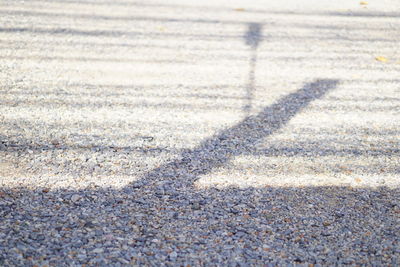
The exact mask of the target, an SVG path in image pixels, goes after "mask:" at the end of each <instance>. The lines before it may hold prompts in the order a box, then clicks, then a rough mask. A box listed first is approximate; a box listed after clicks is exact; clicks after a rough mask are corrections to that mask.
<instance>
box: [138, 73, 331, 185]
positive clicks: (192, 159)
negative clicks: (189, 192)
mask: <svg viewBox="0 0 400 267" xmlns="http://www.w3.org/2000/svg"><path fill="white" fill-rule="evenodd" d="M337 84H338V81H337V80H328V79H325V80H315V81H314V82H312V83H307V84H305V85H304V86H303V87H302V88H301V89H299V90H298V91H296V92H294V93H291V94H289V95H287V96H285V97H283V98H281V99H280V100H279V101H278V102H276V103H275V104H273V105H270V106H267V107H266V108H264V109H263V110H262V111H261V112H260V113H258V114H257V115H255V116H249V117H247V118H245V119H244V120H242V121H241V122H240V123H238V124H236V125H235V126H233V127H231V128H229V129H226V130H224V131H222V132H220V133H219V134H217V135H214V136H213V137H211V138H209V139H207V140H205V141H204V142H202V143H201V144H200V145H199V146H198V147H197V148H195V149H192V150H188V151H184V152H182V153H181V155H180V156H179V157H178V159H177V160H174V161H172V162H169V163H166V164H164V165H162V166H160V167H158V168H155V169H153V170H151V171H150V172H148V173H146V174H145V175H144V176H143V177H141V179H140V180H139V181H138V182H137V186H142V185H146V184H149V183H153V182H159V181H162V180H166V181H174V180H177V179H178V180H179V181H180V182H181V185H186V186H192V185H193V183H194V182H195V181H196V180H197V179H198V177H199V176H200V175H203V174H207V173H209V172H211V171H212V170H213V169H215V168H218V167H221V166H223V165H224V164H225V163H226V162H227V161H228V160H229V159H230V158H231V157H233V156H237V155H240V154H243V153H248V152H249V151H252V150H254V146H255V144H256V143H257V141H258V140H260V139H262V138H265V137H267V136H269V135H271V134H273V133H274V132H276V131H277V130H278V129H280V128H282V127H283V126H284V125H285V124H287V123H288V122H289V121H290V119H291V118H293V117H294V116H295V115H296V114H297V113H299V112H300V111H301V110H302V109H304V108H305V107H306V106H307V105H308V104H310V102H312V101H313V100H316V99H319V98H321V97H323V96H324V95H325V94H326V93H327V92H328V91H329V90H332V89H333V88H335V87H336V86H337Z"/></svg>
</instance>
